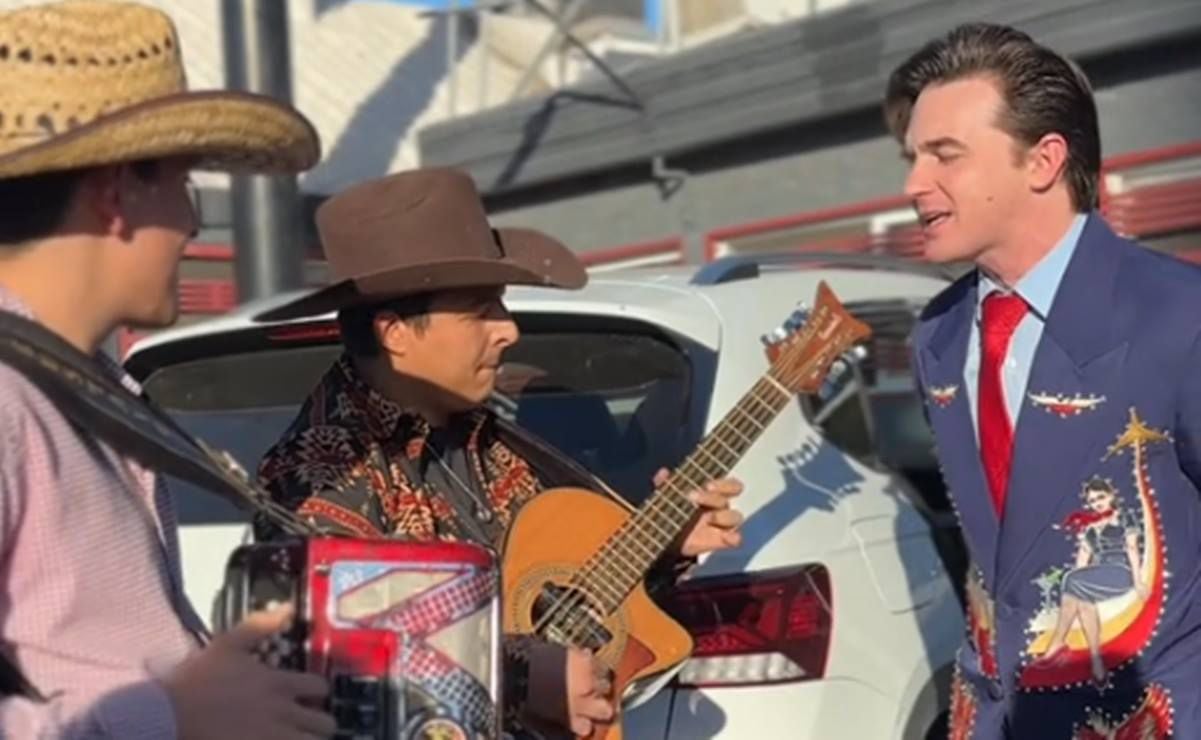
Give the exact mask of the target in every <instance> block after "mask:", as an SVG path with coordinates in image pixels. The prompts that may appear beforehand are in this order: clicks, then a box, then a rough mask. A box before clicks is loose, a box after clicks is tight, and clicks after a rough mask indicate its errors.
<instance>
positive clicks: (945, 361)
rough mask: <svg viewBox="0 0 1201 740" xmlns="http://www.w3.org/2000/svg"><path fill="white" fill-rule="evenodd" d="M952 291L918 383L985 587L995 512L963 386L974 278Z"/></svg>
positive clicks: (990, 569)
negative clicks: (920, 380) (923, 395)
mask: <svg viewBox="0 0 1201 740" xmlns="http://www.w3.org/2000/svg"><path fill="white" fill-rule="evenodd" d="M956 290H958V291H959V295H953V296H952V297H951V299H950V301H951V305H949V306H948V308H947V310H946V312H945V313H944V314H943V315H942V316H941V317H940V318H939V319H938V324H937V326H936V327H935V328H934V331H933V333H932V335H931V337H930V340H929V342H928V343H927V344H926V345H925V346H924V347H921V348H920V349H919V351H920V352H921V357H922V360H921V368H922V373H923V377H922V385H923V387H924V388H925V391H926V393H925V396H926V404H927V408H928V416H929V418H930V425H931V427H932V428H933V429H934V434H935V439H936V440H937V444H938V458H939V462H940V463H941V464H942V468H943V477H944V479H945V480H946V484H947V487H948V489H949V490H950V494H951V496H952V499H953V500H954V501H955V506H956V509H957V510H958V512H959V520H960V523H961V524H962V526H963V532H964V537H965V538H966V539H967V541H968V543H969V544H970V545H971V551H972V554H973V557H974V559H975V560H976V562H977V564H978V566H979V567H980V570H981V571H982V574H983V577H984V583H985V585H986V586H988V587H990V588H991V586H992V585H993V583H994V581H993V575H994V567H993V565H994V563H995V562H996V556H995V553H996V547H997V516H996V514H995V513H994V512H993V510H992V503H991V499H990V497H989V495H988V484H987V482H986V481H985V479H984V468H983V466H982V465H981V463H980V449H979V446H978V445H977V443H976V432H975V429H974V427H973V425H972V415H971V409H970V407H969V403H970V401H969V398H968V395H967V392H966V389H965V388H964V387H963V386H964V382H965V381H964V376H963V369H964V363H965V361H966V359H967V350H968V340H969V338H970V336H971V327H972V321H973V320H974V319H975V305H976V281H975V278H974V277H967V278H964V279H963V280H962V281H961V282H960V284H959V285H958V286H956Z"/></svg>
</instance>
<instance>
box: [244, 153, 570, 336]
mask: <svg viewBox="0 0 1201 740" xmlns="http://www.w3.org/2000/svg"><path fill="white" fill-rule="evenodd" d="M317 231H318V233H319V234H320V236H321V246H322V249H324V250H325V257H326V259H327V260H328V261H329V269H330V272H331V273H332V275H333V278H334V282H333V284H331V285H330V286H328V287H326V288H322V289H320V290H317V291H315V292H312V293H309V294H307V295H304V296H302V297H300V298H298V299H296V300H294V301H291V302H290V303H287V304H284V305H283V306H279V307H277V308H274V309H271V310H269V311H265V312H263V313H261V314H259V315H258V316H256V319H258V320H260V321H275V320H281V319H294V318H301V317H304V316H318V315H321V314H324V313H327V312H329V311H333V310H335V309H340V308H346V307H349V306H355V305H363V304H368V303H379V302H381V301H386V300H389V299H392V298H399V297H402V296H406V295H414V294H418V293H430V292H434V291H439V290H448V289H453V288H469V287H482V286H489V285H545V286H550V287H556V288H580V287H583V286H584V284H585V283H586V282H587V281H588V273H587V272H585V270H584V266H583V265H582V264H581V263H580V261H579V260H578V259H576V256H575V255H574V254H572V252H571V250H570V249H568V248H567V247H565V246H564V245H563V244H562V243H560V242H559V241H557V240H555V239H553V238H551V237H550V236H547V235H546V234H543V233H541V232H538V231H532V230H530V229H493V228H492V227H491V225H489V223H488V217H487V215H486V214H485V213H484V204H483V203H482V202H481V201H480V196H479V193H478V192H477V191H476V188H475V183H474V182H473V181H472V179H471V178H470V177H469V176H467V175H466V174H465V173H463V172H460V171H457V170H454V169H442V168H429V169H421V170H411V171H407V172H401V173H399V174H395V175H389V176H387V177H383V178H379V179H376V180H369V181H367V182H364V183H361V184H359V185H356V186H354V187H351V188H349V189H348V190H345V191H343V192H341V193H339V194H338V195H336V196H334V197H332V198H330V199H329V200H327V201H325V202H324V203H322V204H321V206H320V207H318V209H317Z"/></svg>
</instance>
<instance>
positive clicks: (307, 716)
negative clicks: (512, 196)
mask: <svg viewBox="0 0 1201 740" xmlns="http://www.w3.org/2000/svg"><path fill="white" fill-rule="evenodd" d="M0 80H3V83H2V85H0V310H2V311H5V312H10V313H15V314H19V315H21V316H24V317H26V318H29V319H32V320H34V321H36V322H38V323H40V324H41V325H42V326H43V327H45V328H46V329H49V330H50V331H52V332H54V333H56V334H58V335H59V336H61V337H62V338H63V339H65V340H66V341H67V342H69V343H70V344H72V345H74V346H75V347H76V348H77V349H79V350H82V351H83V352H85V353H87V354H94V355H95V356H96V362H97V363H100V364H102V365H104V368H103V369H104V370H105V371H107V372H110V373H112V374H113V375H114V376H116V377H117V378H119V379H120V380H121V381H122V382H123V383H124V384H125V385H126V387H128V388H130V389H131V390H132V391H135V392H136V387H135V386H134V384H133V381H132V380H131V379H129V377H128V376H126V375H124V374H123V373H122V372H121V370H120V368H119V367H118V366H117V365H116V364H115V363H113V362H112V361H111V360H108V359H107V358H104V356H103V355H101V354H98V353H97V350H98V348H99V346H100V345H101V343H102V342H103V340H104V339H105V338H106V336H107V335H109V334H110V333H111V332H112V331H113V330H114V329H115V328H117V327H118V326H120V325H136V326H141V327H160V326H166V325H168V324H170V323H172V322H173V321H174V320H175V317H176V313H177V307H176V272H177V268H178V262H179V259H180V256H181V254H182V251H183V248H184V245H185V243H186V242H187V241H188V239H189V238H190V237H191V236H192V235H193V234H194V232H195V230H196V228H197V218H196V214H195V212H194V209H193V205H192V202H191V200H190V197H189V194H188V189H187V173H188V171H189V169H192V168H204V169H216V170H240V171H246V172H264V173H272V172H279V173H284V172H297V171H301V170H304V169H307V168H309V167H311V166H312V165H313V164H314V163H315V162H316V161H317V159H318V156H319V145H318V141H317V136H316V134H315V132H314V131H313V129H312V127H311V125H310V124H309V123H308V122H307V121H306V120H305V119H304V118H303V117H302V116H301V115H300V114H299V113H297V112H296V111H295V110H293V109H291V108H289V107H286V106H283V105H280V104H277V103H275V102H273V101H271V100H269V99H266V98H262V97H258V96H252V95H245V94H235V93H224V92H205V93H199V92H188V91H187V89H186V86H185V83H184V67H183V63H182V60H181V56H180V49H179V39H178V36H177V34H176V31H175V28H174V26H173V24H172V22H171V21H170V19H169V18H168V17H167V16H165V15H164V14H162V13H161V12H159V11H157V10H152V9H150V8H146V7H141V6H137V5H130V4H123V3H122V4H118V3H114V2H100V1H91V2H83V1H80V2H63V3H55V4H48V5H40V6H35V7H26V8H21V9H17V10H7V11H4V12H0ZM179 560H180V555H179V544H178V535H177V529H176V520H175V514H174V510H173V505H172V502H171V499H170V496H169V495H168V493H167V491H166V488H165V486H164V484H163V481H162V479H161V478H160V477H159V476H157V475H155V474H154V473H153V472H152V471H151V470H148V469H146V468H145V467H142V466H141V465H140V464H139V463H138V462H136V461H135V460H134V459H132V458H130V457H127V456H126V455H124V454H123V453H122V452H120V451H118V450H115V449H113V448H111V447H109V446H108V445H107V444H105V443H104V442H103V441H101V440H98V439H94V438H92V437H91V436H90V435H86V434H84V433H82V430H81V429H80V428H78V427H76V426H74V425H73V424H72V423H70V422H69V421H68V420H67V419H66V418H65V417H64V416H63V414H62V413H60V411H59V409H58V407H57V406H55V405H54V403H53V402H52V401H51V400H50V399H49V398H48V397H47V396H46V395H44V394H43V393H41V392H40V391H39V390H38V388H37V386H35V385H33V383H32V382H31V381H30V380H29V379H28V378H27V377H26V376H24V375H22V374H20V373H19V372H18V371H17V370H15V369H13V368H11V367H9V366H8V365H2V366H0V584H3V589H2V594H0V646H2V647H3V649H4V652H5V653H6V658H7V659H8V666H9V667H11V666H14V665H15V666H16V667H17V668H18V669H19V671H20V673H21V674H23V675H24V678H25V679H26V680H25V681H16V680H14V681H11V682H10V683H11V684H13V685H14V687H16V688H19V689H23V693H24V694H25V695H23V696H20V695H10V696H6V697H4V698H2V699H0V736H3V737H12V738H32V737H70V738H75V737H80V738H82V737H88V738H96V737H112V738H134V737H138V738H151V737H153V738H171V737H176V736H178V737H182V738H243V737H245V738H259V737H271V738H312V737H328V736H330V735H332V734H333V731H334V724H333V720H332V719H331V718H330V717H329V716H328V715H327V714H326V713H324V712H321V711H318V710H316V709H313V708H312V706H313V705H314V704H318V703H320V701H321V699H322V697H323V696H324V695H325V692H326V687H325V682H324V680H323V679H322V678H320V677H317V676H312V675H306V674H301V673H285V672H282V671H278V670H273V669H270V668H268V667H267V666H265V665H264V664H262V663H261V662H260V661H259V660H257V659H256V658H255V656H254V649H255V647H256V646H257V645H258V644H259V643H261V642H262V641H263V640H264V639H265V638H267V637H269V636H270V635H272V634H273V633H275V632H277V631H278V630H279V629H280V628H281V627H282V626H283V625H284V623H285V621H286V619H287V618H288V615H287V614H286V613H284V612H282V611H280V612H271V613H257V614H254V615H252V616H251V617H249V618H248V619H247V620H246V621H245V622H244V623H243V624H242V625H239V626H238V627H237V628H235V629H233V630H231V631H230V632H228V633H226V634H224V635H221V636H219V637H217V638H216V639H213V640H211V641H210V640H209V638H208V636H207V634H206V633H205V629H204V625H203V623H202V622H201V621H200V620H199V619H198V618H197V617H196V614H195V613H194V612H193V610H192V608H191V606H190V605H189V604H188V601H187V598H186V597H185V596H184V590H183V584H182V582H181V572H180V562H179ZM9 677H10V678H11V676H9Z"/></svg>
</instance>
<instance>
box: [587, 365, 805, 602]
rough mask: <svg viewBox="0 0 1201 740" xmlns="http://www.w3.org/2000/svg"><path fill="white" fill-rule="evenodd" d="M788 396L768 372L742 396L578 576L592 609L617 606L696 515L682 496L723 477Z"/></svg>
mask: <svg viewBox="0 0 1201 740" xmlns="http://www.w3.org/2000/svg"><path fill="white" fill-rule="evenodd" d="M792 397H793V393H792V392H791V391H789V390H788V388H787V387H785V386H784V385H783V384H782V383H781V382H780V381H778V380H776V378H775V376H773V375H772V374H771V373H768V374H766V375H764V376H763V377H762V378H761V379H760V380H759V382H757V383H755V385H754V386H753V387H751V389H750V390H749V391H747V392H746V394H745V395H743V397H742V398H741V399H740V400H739V401H738V403H737V404H735V405H734V408H732V409H731V410H730V411H729V412H728V413H727V414H726V415H725V416H724V417H723V418H722V420H721V421H720V422H719V423H718V424H717V426H716V427H715V428H714V429H713V431H712V432H710V433H709V435H708V436H706V437H705V439H704V440H703V441H702V442H701V444H700V445H698V446H697V448H696V449H695V450H694V451H693V452H692V454H691V455H689V456H688V457H687V458H685V460H684V461H683V462H682V463H680V465H679V467H678V468H676V471H675V473H674V474H673V475H672V476H671V477H670V478H669V479H668V480H667V481H666V482H664V483H663V485H661V486H660V487H659V488H658V489H657V490H656V491H655V492H654V493H653V494H652V495H651V497H650V499H648V500H647V502H646V503H645V504H644V505H643V506H642V507H641V508H640V509H639V510H638V511H637V512H636V513H635V514H634V515H633V516H631V517H630V518H629V519H628V520H627V521H626V523H625V524H624V525H623V526H622V527H621V529H619V530H618V531H617V533H616V534H615V535H614V536H613V537H611V538H610V539H609V541H608V542H607V543H606V545H605V546H604V547H603V548H602V549H601V550H600V551H599V552H598V553H597V554H596V555H595V556H594V557H593V559H592V560H591V561H590V562H589V564H588V565H586V566H585V567H584V568H583V569H582V570H581V571H580V572H579V574H578V576H577V580H578V585H579V586H580V587H582V588H583V589H584V591H586V592H587V593H589V594H591V595H592V597H593V599H594V600H595V604H594V606H595V607H597V608H598V609H600V610H601V611H603V612H604V613H605V614H609V613H611V612H613V611H614V610H616V609H617V607H618V606H620V604H621V602H622V601H624V600H625V597H626V596H627V595H628V594H629V593H630V591H631V590H633V588H634V586H635V585H636V584H637V583H638V582H639V581H640V580H642V578H643V576H644V575H645V574H646V572H647V571H648V570H649V569H650V567H651V565H652V564H653V563H654V562H655V561H656V560H658V558H659V557H660V556H661V555H662V554H663V553H664V552H665V551H666V550H667V548H668V546H670V545H671V544H672V543H673V542H675V541H676V539H677V538H678V537H679V536H680V534H681V532H683V531H684V529H685V528H686V527H687V526H688V524H689V523H690V522H691V521H692V518H693V517H694V516H695V515H696V511H697V505H696V504H694V503H693V502H692V501H691V500H690V499H689V498H688V494H689V493H690V492H692V491H695V490H697V489H699V488H701V487H703V486H704V485H705V484H706V483H708V482H710V481H712V480H715V479H718V478H723V477H725V476H726V475H728V474H729V472H730V470H731V469H732V468H733V467H734V465H735V464H737V462H738V461H739V460H740V459H741V458H742V456H743V455H744V454H746V452H747V450H748V449H750V447H751V445H752V444H754V442H755V440H757V439H758V438H759V435H760V434H762V433H763V430H764V429H766V428H767V426H768V425H769V424H770V423H771V422H772V420H773V419H774V418H775V417H776V415H777V414H779V413H780V411H781V410H783V409H784V407H785V406H787V405H788V402H789V400H790V399H791V398H792Z"/></svg>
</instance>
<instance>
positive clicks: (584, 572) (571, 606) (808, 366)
mask: <svg viewBox="0 0 1201 740" xmlns="http://www.w3.org/2000/svg"><path fill="white" fill-rule="evenodd" d="M797 346H799V345H794V346H793V347H791V348H790V351H794V350H795V348H796V347H797ZM820 359H821V358H820V357H819V356H815V357H813V358H811V359H809V360H808V362H806V363H802V364H801V366H800V368H796V369H794V371H793V372H790V374H787V375H788V377H785V378H784V383H789V382H790V381H797V380H801V378H802V377H803V376H805V374H807V372H809V371H812V366H813V365H817V364H818V363H819V360H820ZM767 375H769V376H771V381H769V380H766V378H760V381H759V382H757V383H755V386H753V387H752V388H751V390H749V392H748V393H747V395H746V396H743V399H742V400H743V401H746V400H751V401H757V402H758V404H759V405H760V406H763V407H764V408H765V410H766V412H767V413H766V414H765V416H766V417H767V418H766V423H770V422H771V420H772V418H773V417H775V414H776V413H778V411H779V410H778V408H773V407H772V405H771V404H769V402H766V401H764V399H763V398H760V393H761V392H763V390H764V389H763V388H760V386H761V384H764V383H772V382H775V384H783V383H781V381H779V378H777V377H776V376H775V375H772V371H769V372H767ZM769 389H772V390H776V392H777V393H779V394H781V395H783V392H782V390H779V388H778V387H772V386H771V384H769ZM788 398H791V393H789V394H788V395H787V396H784V398H782V399H779V401H781V402H785V401H787V399H788ZM735 411H741V412H742V416H745V417H746V418H749V419H752V420H753V424H754V425H755V426H758V428H759V429H758V432H761V431H763V429H764V428H765V425H766V424H765V423H764V420H763V419H759V417H758V416H755V414H754V413H752V411H751V407H749V406H748V407H746V408H742V404H741V402H740V404H739V405H737V406H736V407H735ZM731 419H737V414H736V413H730V414H728V417H727V419H723V425H724V422H725V420H731ZM718 431H721V430H718ZM758 432H754V434H752V435H751V436H752V437H757V436H758ZM752 441H753V440H752ZM689 463H691V464H693V466H694V467H697V469H698V470H700V471H701V473H703V477H709V472H707V471H705V470H704V467H701V466H699V465H697V464H695V463H694V461H693V460H692V455H689V458H688V459H686V460H685V465H687V464H689ZM681 467H683V465H682V466H681ZM669 493H670V491H669ZM675 493H677V494H679V491H675ZM661 500H662V499H661ZM649 508H653V507H649ZM633 521H634V526H633V527H625V526H623V527H622V530H619V532H617V533H615V535H614V536H613V537H610V541H609V543H607V547H605V548H604V549H602V550H600V553H599V554H598V556H600V559H602V562H603V557H604V555H605V554H609V553H614V554H616V553H620V548H617V547H609V545H610V544H611V543H613V542H614V541H620V539H621V538H622V537H623V536H628V535H631V533H635V532H637V533H641V532H639V530H638V526H639V525H640V524H641V518H639V517H638V515H637V514H635V518H634V519H633ZM627 524H628V523H627ZM593 560H596V559H593ZM626 565H627V568H632V566H629V565H628V563H626ZM598 569H602V571H604V573H602V574H610V572H609V569H608V568H599V567H598V566H597V563H596V562H593V561H590V562H587V563H586V565H585V567H584V568H581V572H580V573H579V574H578V577H576V578H575V579H573V580H575V581H578V583H579V584H580V586H581V587H582V589H585V590H586V589H587V586H588V585H590V583H592V584H594V581H596V578H594V575H596V572H597V571H598ZM628 587H631V586H629V585H627V586H626V589H623V590H625V591H626V592H627V593H628ZM593 590H594V589H593ZM619 596H620V598H619V599H616V601H617V604H619V605H620V602H621V601H622V599H623V598H625V596H626V595H625V593H619ZM586 598H587V597H586V596H585V595H581V593H574V592H572V593H569V595H567V596H566V597H560V601H558V602H556V603H555V604H552V605H551V609H548V611H546V614H545V615H544V617H543V620H540V621H539V625H538V627H539V628H545V627H546V625H549V623H550V621H551V620H554V619H555V617H557V616H558V615H560V614H562V613H563V611H566V610H574V613H575V614H576V619H575V620H574V622H575V623H574V625H573V623H572V622H573V620H572V619H570V614H568V617H567V619H566V620H564V622H566V623H564V627H566V628H567V629H566V631H568V632H569V633H572V632H575V631H578V628H579V626H580V621H581V620H585V617H586V616H587V615H586V614H584V613H582V610H580V609H579V605H580V604H581V603H582V602H584V601H586Z"/></svg>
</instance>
